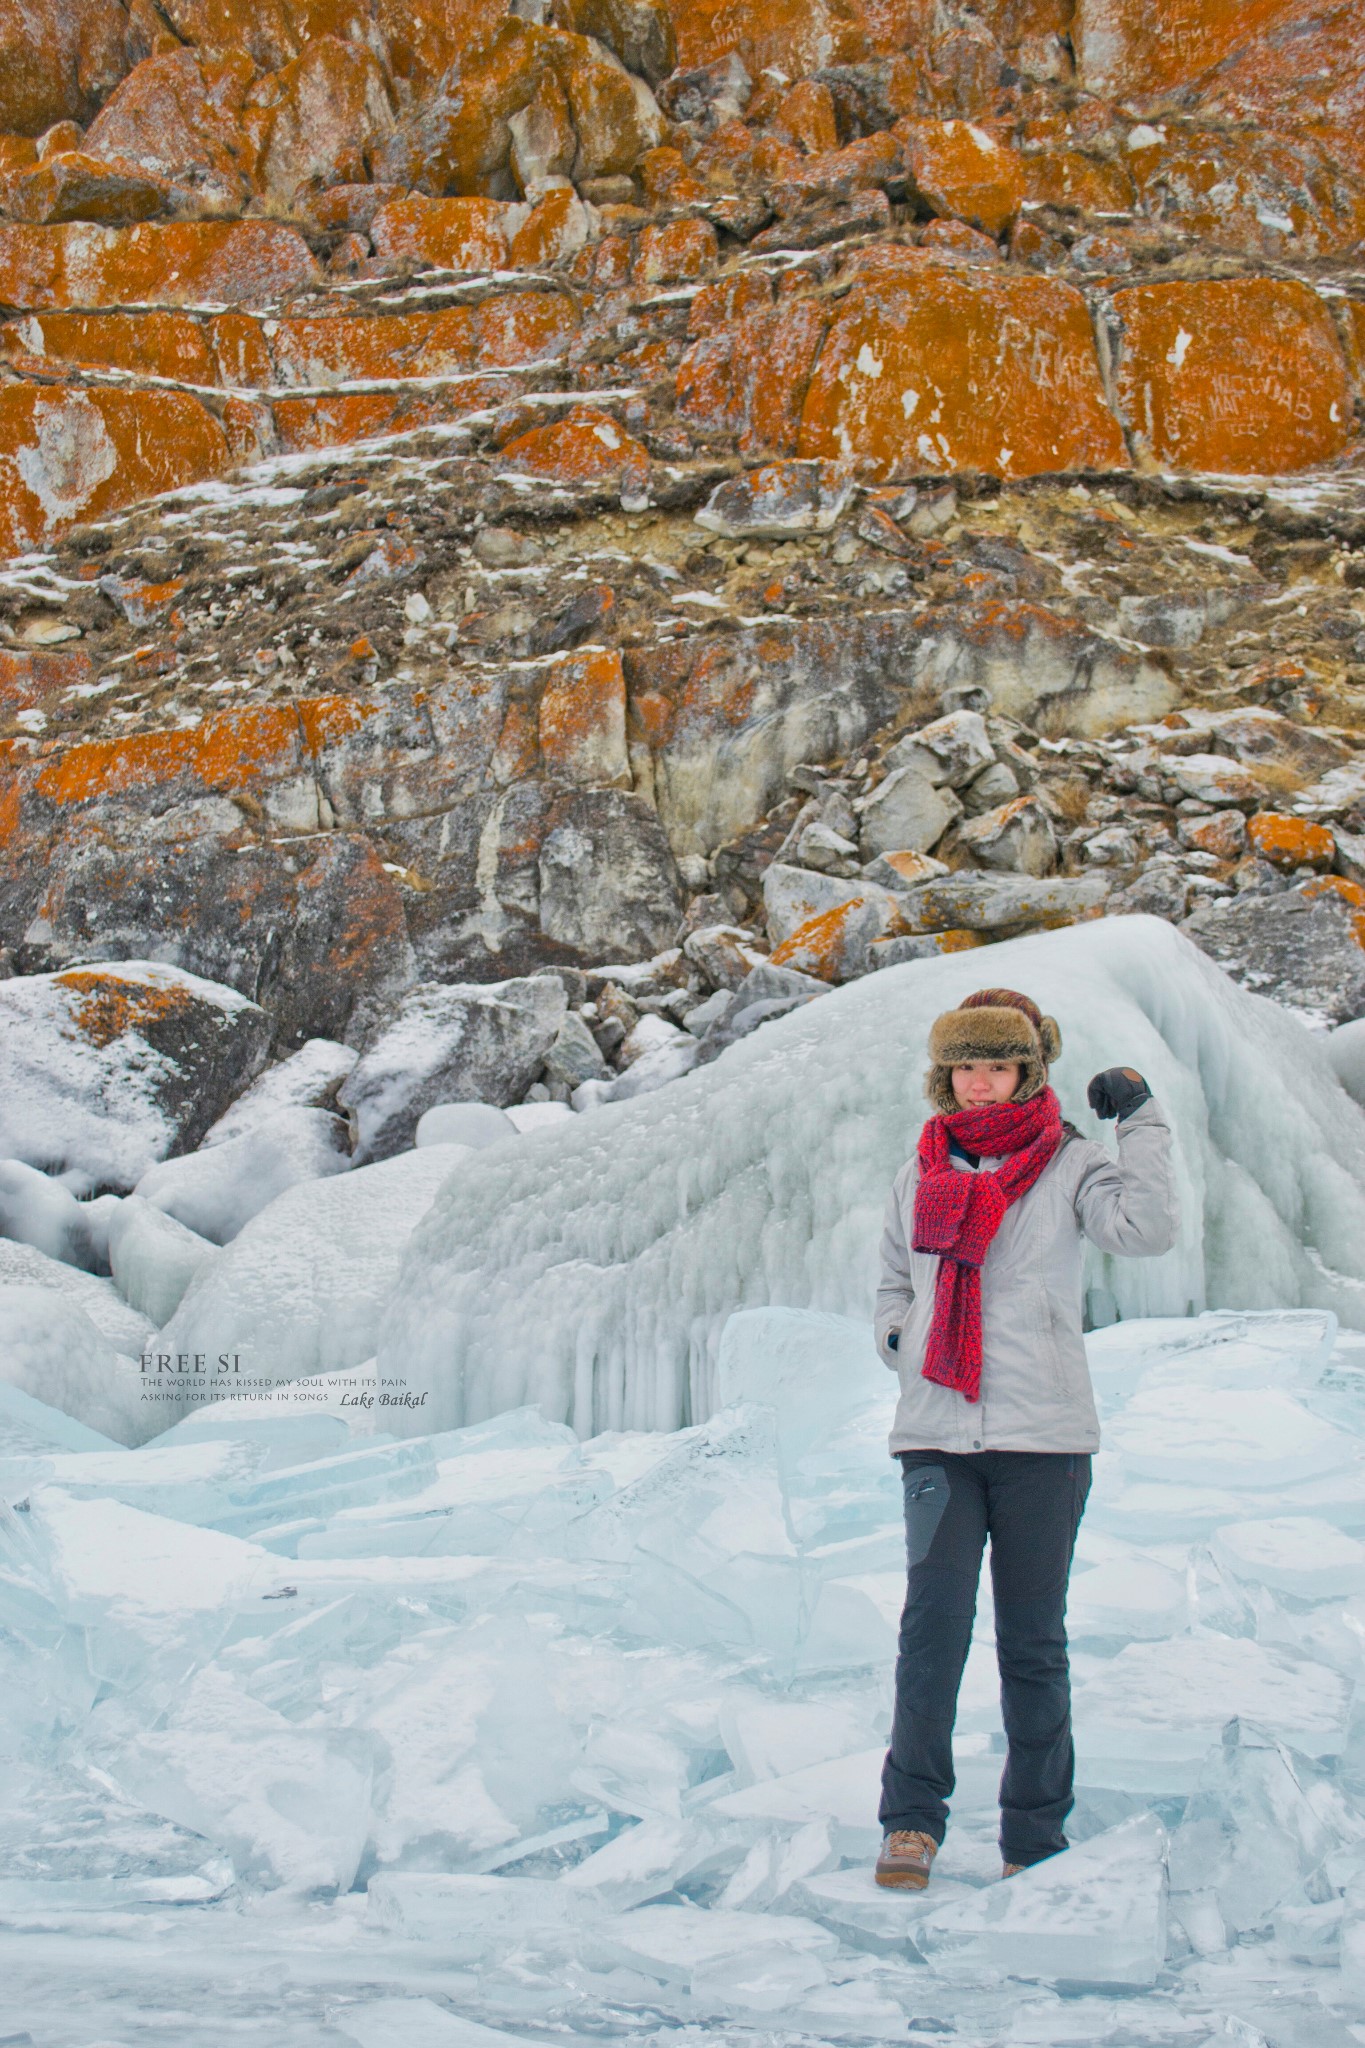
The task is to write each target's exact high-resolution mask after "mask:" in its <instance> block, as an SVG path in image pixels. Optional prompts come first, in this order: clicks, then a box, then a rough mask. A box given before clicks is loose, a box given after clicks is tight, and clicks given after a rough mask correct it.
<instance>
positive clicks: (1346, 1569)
mask: <svg viewBox="0 0 1365 2048" xmlns="http://www.w3.org/2000/svg"><path fill="white" fill-rule="evenodd" d="M1210 1548H1211V1549H1212V1551H1213V1554H1214V1556H1215V1557H1216V1558H1217V1559H1218V1560H1219V1562H1220V1563H1221V1564H1223V1565H1225V1566H1226V1567H1227V1569H1228V1570H1229V1571H1231V1572H1232V1573H1234V1574H1235V1576H1236V1577H1237V1578H1239V1579H1250V1580H1252V1581H1253V1582H1254V1583H1255V1584H1256V1585H1260V1586H1270V1587H1272V1588H1273V1589H1274V1590H1275V1591H1276V1592H1280V1593H1292V1594H1293V1595H1294V1596H1295V1597H1296V1598H1297V1599H1300V1600H1333V1599H1344V1598H1346V1597H1347V1596H1348V1595H1349V1594H1352V1593H1355V1592H1358V1591H1359V1589H1360V1588H1361V1587H1362V1586H1365V1543H1358V1542H1357V1541H1356V1539H1355V1538H1354V1537H1353V1536H1348V1535H1347V1534H1346V1533H1345V1531H1344V1530H1342V1529H1336V1528H1333V1526H1332V1524H1331V1523H1330V1522H1324V1521H1323V1520H1322V1519H1321V1518H1320V1517H1318V1516H1316V1515H1279V1516H1276V1517H1274V1518H1272V1519H1270V1520H1268V1521H1253V1522H1231V1523H1228V1524H1226V1525H1225V1526H1224V1527H1223V1528H1221V1529H1217V1530H1215V1532H1214V1534H1213V1537H1212V1539H1211V1543H1210Z"/></svg>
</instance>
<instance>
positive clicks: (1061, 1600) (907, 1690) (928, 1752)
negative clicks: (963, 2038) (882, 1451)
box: [880, 1451, 1090, 1864]
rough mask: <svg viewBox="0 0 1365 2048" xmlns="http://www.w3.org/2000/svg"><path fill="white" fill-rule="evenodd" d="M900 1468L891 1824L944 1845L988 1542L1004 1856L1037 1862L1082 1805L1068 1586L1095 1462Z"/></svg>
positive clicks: (985, 1460)
mask: <svg viewBox="0 0 1365 2048" xmlns="http://www.w3.org/2000/svg"><path fill="white" fill-rule="evenodd" d="M900 1462H901V1465H902V1467H903V1469H904V1479H905V1552H906V1564H907V1585H906V1594H905V1608H904V1611H903V1613H902V1615H901V1629H900V1653H899V1655H898V1657H897V1659H896V1710H895V1717H894V1719H893V1721H892V1726H891V1747H890V1749H889V1750H888V1751H887V1753H886V1763H885V1765H884V1767H883V1770H882V1800H881V1812H880V1819H881V1823H882V1826H883V1828H886V1829H888V1830H889V1829H893V1828H918V1829H921V1830H922V1831H923V1832H924V1833H925V1834H927V1835H932V1836H933V1838H934V1840H935V1841H936V1842H941V1841H942V1840H943V1836H944V1832H945V1829H946V1827H947V1821H948V1800H949V1798H950V1797H951V1795H952V1790H953V1784H954V1778H953V1722H954V1719H955V1718H956V1714H957V1694H958V1687H959V1686H960V1685H961V1683H962V1669H963V1666H964V1664H965V1663H966V1661H967V1649H968V1645H969V1644H970V1642H971V1635H972V1619H973V1616H974V1615H975V1612H976V1589H977V1584H978V1582H979V1580H980V1577H981V1558H982V1553H983V1551H984V1550H985V1546H986V1538H987V1537H988V1536H989V1537H990V1543H991V1585H992V1588H993V1591H994V1595H995V1636H996V1654H997V1659H998V1662H999V1666H1000V1709H1001V1714H1002V1716H1003V1719H1004V1723H1005V1735H1006V1738H1007V1741H1008V1744H1009V1753H1008V1756H1007V1758H1006V1762H1005V1770H1004V1775H1003V1776H1002V1778H1001V1780H1000V1853H1001V1855H1002V1856H1003V1858H1004V1860H1005V1862H1006V1863H1025V1864H1027V1863H1041V1862H1042V1860H1043V1859H1044V1857H1047V1856H1054V1855H1056V1853H1057V1851H1058V1850H1059V1849H1065V1847H1066V1836H1065V1835H1064V1834H1063V1832H1062V1824H1063V1822H1064V1821H1065V1819H1066V1817H1067V1815H1068V1814H1069V1813H1070V1811H1071V1807H1072V1803H1073V1801H1072V1785H1073V1780H1074V1776H1075V1764H1076V1757H1075V1750H1074V1748H1073V1746H1072V1741H1071V1673H1070V1669H1069V1666H1068V1664H1067V1656H1066V1586H1067V1578H1068V1575H1069V1574H1070V1570H1071V1557H1072V1552H1073V1551H1074V1549H1075V1545H1076V1531H1077V1529H1078V1528H1079V1526H1080V1520H1081V1515H1082V1513H1083V1512H1084V1509H1085V1502H1086V1496H1087V1494H1088V1493H1089V1491H1090V1459H1089V1457H1088V1456H1087V1455H1086V1454H1085V1453H1083V1452H1077V1453H1071V1452H1065V1451H976V1452H971V1453H969V1454H966V1455H957V1454H955V1453H953V1452H949V1451H904V1452H902V1453H901V1459H900Z"/></svg>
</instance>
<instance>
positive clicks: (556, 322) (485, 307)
mask: <svg viewBox="0 0 1365 2048" xmlns="http://www.w3.org/2000/svg"><path fill="white" fill-rule="evenodd" d="M577 331H578V308H577V306H575V304H574V302H573V300H572V299H571V298H569V297H567V296H566V295H565V294H563V293H560V292H508V293H506V294H498V295H497V296H495V297H493V298H489V299H485V300H484V301H483V303H482V305H481V306H479V307H478V308H477V310H476V311H475V314H474V318H473V325H472V329H471V332H472V336H473V343H474V357H475V362H476V363H477V366H478V368H479V369H481V370H499V369H507V368H510V367H512V366H514V365H516V364H518V363H542V362H548V361H550V360H551V359H552V358H553V357H555V356H559V355H562V354H563V353H564V350H565V349H566V348H567V347H568V345H569V342H570V341H571V340H572V338H573V336H574V335H575V334H576V333H577ZM435 342H436V337H435V336H434V335H433V336H432V337H431V338H430V340H429V342H428V351H430V350H431V349H432V348H433V347H434V346H435Z"/></svg>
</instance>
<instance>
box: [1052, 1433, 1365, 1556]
mask: <svg viewBox="0 0 1365 2048" xmlns="http://www.w3.org/2000/svg"><path fill="white" fill-rule="evenodd" d="M1252 1514H1254V1515H1258V1516H1269V1517H1274V1516H1279V1515H1317V1516H1319V1517H1320V1518H1321V1519H1322V1520H1323V1521H1326V1522H1331V1523H1333V1524H1334V1525H1335V1526H1336V1527H1338V1528H1344V1529H1347V1530H1352V1529H1359V1528H1362V1527H1365V1458H1361V1457H1359V1456H1357V1457H1356V1458H1354V1460H1353V1461H1352V1462H1351V1463H1349V1464H1345V1465H1342V1466H1340V1467H1339V1468H1338V1469H1337V1470H1336V1471H1333V1472H1327V1473H1324V1474H1320V1475H1319V1476H1318V1477H1317V1478H1315V1479H1305V1480H1300V1481H1299V1482H1297V1483H1296V1484H1294V1485H1275V1484H1273V1483H1271V1484H1266V1483H1262V1482H1258V1481H1257V1480H1255V1479H1253V1478H1250V1477H1248V1478H1247V1479H1246V1481H1245V1483H1244V1484H1243V1483H1241V1482H1238V1481H1237V1480H1236V1479H1230V1480H1226V1481H1224V1482H1222V1483H1220V1484H1218V1485H1204V1484H1202V1483H1200V1481H1199V1480H1198V1478H1197V1477H1195V1476H1192V1477H1191V1478H1190V1479H1189V1480H1187V1481H1176V1480H1162V1479H1143V1478H1138V1477H1134V1476H1133V1475H1132V1474H1131V1473H1129V1472H1128V1471H1127V1470H1126V1469H1125V1467H1124V1465H1123V1464H1122V1463H1121V1461H1120V1459H1119V1457H1118V1455H1117V1453H1116V1452H1113V1451H1101V1452H1100V1454H1099V1456H1098V1458H1097V1459H1096V1460H1095V1483H1094V1486H1093V1488H1092V1490H1091V1494H1090V1499H1089V1501H1088V1502H1087V1504H1086V1511H1085V1519H1086V1524H1087V1526H1088V1527H1090V1528H1092V1529H1101V1530H1105V1531H1107V1532H1109V1533H1111V1534H1113V1535H1115V1536H1123V1537H1129V1538H1132V1539H1134V1540H1135V1541H1137V1542H1139V1543H1141V1542H1144V1541H1145V1542H1148V1543H1152V1542H1162V1543H1176V1542H1195V1541H1198V1540H1200V1539H1206V1538H1208V1537H1209V1536H1211V1535H1212V1534H1213V1531H1214V1530H1215V1529H1218V1528H1221V1527H1222V1525H1223V1524H1224V1523H1225V1522H1240V1521H1244V1520H1245V1519H1246V1518H1247V1516H1248V1515H1252Z"/></svg>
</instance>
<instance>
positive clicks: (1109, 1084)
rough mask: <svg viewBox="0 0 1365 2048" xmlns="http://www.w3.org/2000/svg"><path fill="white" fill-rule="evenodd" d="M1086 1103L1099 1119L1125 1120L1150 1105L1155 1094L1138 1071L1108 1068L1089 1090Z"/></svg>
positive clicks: (1095, 1079)
mask: <svg viewBox="0 0 1365 2048" xmlns="http://www.w3.org/2000/svg"><path fill="white" fill-rule="evenodd" d="M1085 1099H1086V1101H1087V1102H1088V1103H1089V1104H1090V1107H1091V1108H1092V1109H1093V1110H1094V1112H1095V1114H1096V1116H1098V1117H1111V1116H1118V1117H1124V1116H1131V1115H1132V1113H1133V1111H1134V1110H1135V1109H1140V1108H1141V1107H1142V1104H1143V1103H1144V1102H1150V1101H1151V1099H1152V1091H1151V1089H1150V1088H1149V1087H1148V1086H1147V1083H1146V1082H1145V1081H1144V1080H1143V1078H1142V1076H1141V1074H1140V1073H1139V1072H1138V1071H1137V1068H1136V1067H1106V1068H1105V1070H1104V1072H1103V1073H1102V1074H1096V1076H1095V1078H1094V1080H1093V1081H1092V1082H1091V1083H1090V1086H1089V1087H1088V1088H1087V1089H1086V1091H1085Z"/></svg>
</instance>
